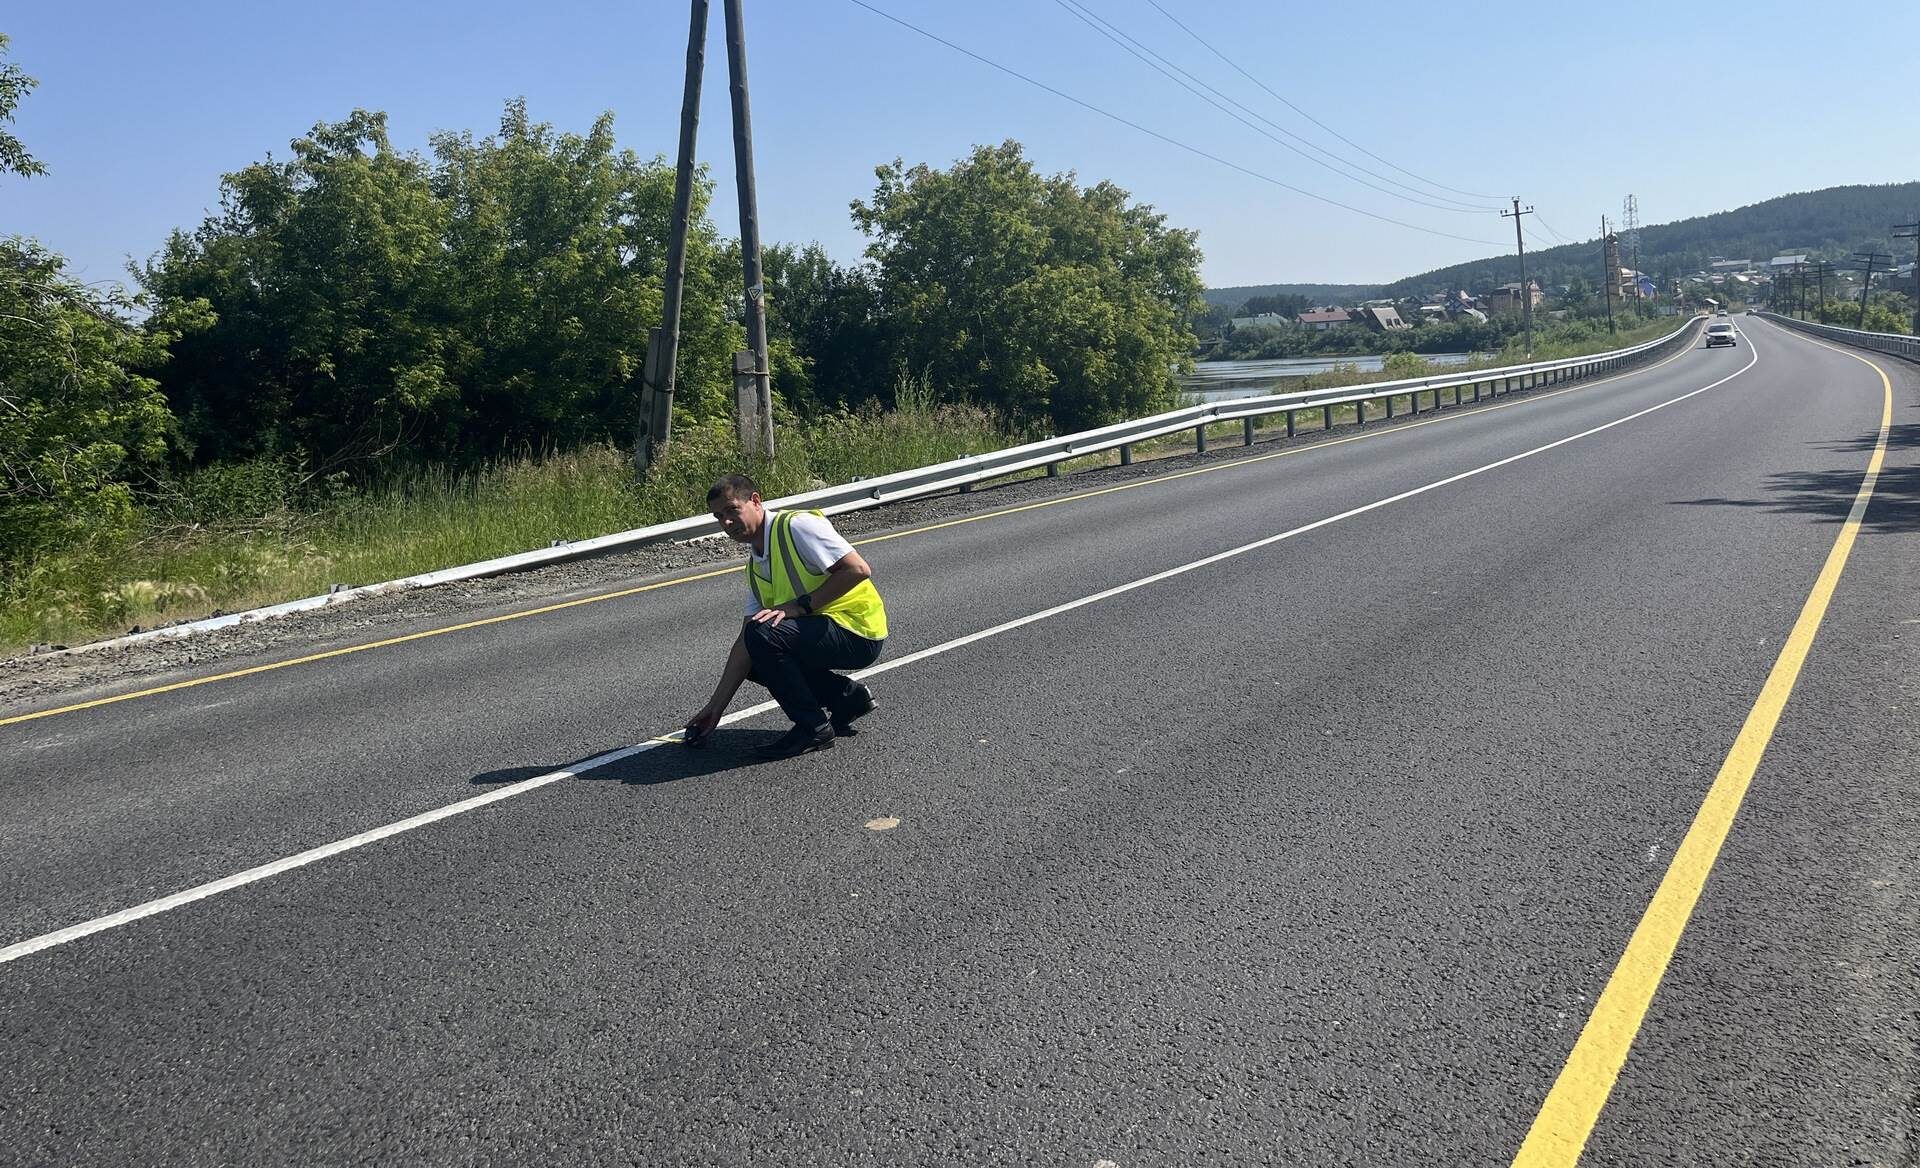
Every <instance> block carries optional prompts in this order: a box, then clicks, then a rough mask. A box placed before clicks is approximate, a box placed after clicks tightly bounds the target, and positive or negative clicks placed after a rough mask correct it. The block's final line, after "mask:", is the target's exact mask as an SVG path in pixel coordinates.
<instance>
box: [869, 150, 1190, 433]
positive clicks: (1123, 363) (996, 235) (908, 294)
mask: <svg viewBox="0 0 1920 1168" xmlns="http://www.w3.org/2000/svg"><path fill="white" fill-rule="evenodd" d="M876 173H877V175H878V177H879V185H878V187H877V188H876V190H875V192H874V196H873V199H872V200H871V201H870V202H855V203H854V204H853V216H854V222H855V223H856V224H858V225H859V227H860V228H861V230H863V231H864V232H866V233H867V235H868V236H869V237H870V238H871V239H872V242H871V243H870V244H869V246H868V248H867V254H868V256H869V257H870V258H871V259H872V261H873V263H874V265H875V268H876V272H877V281H878V286H879V290H880V300H881V305H882V307H883V310H884V311H885V313H886V314H887V315H888V316H889V317H890V318H891V319H892V321H893V323H894V325H895V327H896V328H897V330H898V331H897V333H896V334H895V336H896V338H897V340H896V346H895V350H894V352H895V360H896V361H897V362H898V363H899V365H900V366H902V367H904V368H905V369H906V370H908V371H911V372H912V373H914V374H915V375H924V376H926V377H928V378H930V379H931V381H932V383H933V384H934V385H936V386H939V387H940V388H941V389H942V390H943V392H945V393H948V394H950V395H954V396H957V397H961V398H965V399H970V400H972V401H975V402H977V403H979V404H982V405H986V406H989V407H991V408H994V409H997V410H999V411H1001V412H1002V413H1004V414H1005V415H1007V416H1008V417H1010V418H1011V419H1013V420H1014V421H1016V422H1020V423H1030V422H1034V421H1039V420H1043V419H1044V420H1048V421H1051V423H1052V424H1053V425H1054V427H1055V428H1056V429H1058V430H1061V431H1067V430H1074V429H1079V428H1083V427H1086V426H1092V425H1097V424H1099V423H1102V422H1108V421H1112V420H1114V419H1117V418H1123V417H1129V416H1137V415H1140V414H1145V413H1149V412H1152V411H1154V410H1156V409H1160V408H1163V407H1166V406H1169V405H1171V404H1172V403H1173V402H1174V401H1175V399H1176V394H1177V388H1178V381H1177V374H1178V372H1179V371H1180V370H1181V369H1183V368H1185V367H1186V366H1187V365H1188V364H1189V361H1190V358H1189V354H1190V352H1191V350H1192V347H1193V343H1194V338H1193V334H1192V333H1191V332H1190V331H1189V329H1188V321H1190V320H1191V319H1192V318H1193V316H1194V315H1195V314H1196V313H1197V312H1198V311H1199V309H1200V307H1201V298H1200V290H1201V286H1200V276H1199V261H1200V252H1199V249H1198V247H1197V246H1196V244H1195V237H1194V234H1193V233H1192V232H1190V231H1181V230H1177V229H1173V228H1169V227H1167V226H1166V223H1165V217H1164V216H1162V215H1159V214H1156V213H1155V212H1154V211H1153V209H1152V208H1151V207H1149V206H1146V205H1144V204H1137V203H1132V202H1130V200H1129V197H1128V195H1127V192H1125V191H1123V190H1121V189H1120V188H1119V187H1117V186H1114V185H1113V184H1111V183H1105V182H1102V183H1098V184H1096V185H1094V186H1091V187H1085V188H1083V187H1081V186H1080V185H1079V184H1078V183H1077V181H1076V180H1075V178H1074V176H1073V175H1072V174H1071V173H1067V174H1060V175H1054V176H1051V177H1043V176H1041V175H1040V174H1039V173H1038V172H1036V171H1035V170H1034V168H1033V166H1032V164H1031V163H1030V162H1028V161H1027V159H1026V158H1025V157H1024V155H1023V153H1022V150H1021V147H1020V145H1019V143H1017V142H1013V141H1008V142H1005V143H1003V144H1001V145H999V146H981V147H977V148H976V149H975V150H974V151H973V153H972V154H971V155H969V156H968V157H966V158H964V159H962V160H961V161H959V162H958V163H956V164H955V165H954V166H953V168H952V169H951V170H944V171H942V170H934V169H932V168H930V167H927V166H924V165H921V166H915V167H912V168H908V167H907V166H905V164H903V163H901V162H899V161H897V160H896V161H895V162H894V163H892V164H891V165H888V166H883V167H880V168H879V169H878V171H877V172H876Z"/></svg>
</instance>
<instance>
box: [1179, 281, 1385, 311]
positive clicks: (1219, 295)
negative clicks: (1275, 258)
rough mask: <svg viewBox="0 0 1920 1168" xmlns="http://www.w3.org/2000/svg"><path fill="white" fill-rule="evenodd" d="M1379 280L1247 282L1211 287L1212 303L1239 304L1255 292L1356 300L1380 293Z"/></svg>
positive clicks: (1333, 300)
mask: <svg viewBox="0 0 1920 1168" xmlns="http://www.w3.org/2000/svg"><path fill="white" fill-rule="evenodd" d="M1379 289H1380V286H1379V285H1378V284H1246V285H1242V286H1240V287H1236V288H1209V289H1207V290H1206V292H1205V296H1206V298H1207V303H1208V304H1218V305H1220V306H1221V307H1222V308H1228V309H1233V308H1238V307H1240V306H1241V305H1242V304H1245V303H1246V302H1247V301H1248V300H1249V299H1250V298H1252V297H1255V296H1302V297H1305V298H1306V299H1308V300H1310V301H1312V302H1313V303H1315V304H1352V303H1354V302H1356V301H1360V300H1370V299H1372V298H1373V297H1375V296H1378V295H1379V294H1380V291H1379Z"/></svg>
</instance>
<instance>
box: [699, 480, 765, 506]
mask: <svg viewBox="0 0 1920 1168" xmlns="http://www.w3.org/2000/svg"><path fill="white" fill-rule="evenodd" d="M759 490H760V488H759V487H758V486H757V485H755V483H754V481H753V480H752V479H750V478H748V477H747V476H746V475H743V474H730V475H728V476H727V477H726V478H723V479H721V480H720V481H719V482H717V483H715V484H713V486H712V487H711V488H709V489H708V491H707V506H709V507H711V506H713V505H714V504H715V503H718V502H719V501H720V500H722V499H731V500H733V501H735V502H744V501H745V500H746V498H747V496H749V495H752V494H755V493H757V492H758V491H759Z"/></svg>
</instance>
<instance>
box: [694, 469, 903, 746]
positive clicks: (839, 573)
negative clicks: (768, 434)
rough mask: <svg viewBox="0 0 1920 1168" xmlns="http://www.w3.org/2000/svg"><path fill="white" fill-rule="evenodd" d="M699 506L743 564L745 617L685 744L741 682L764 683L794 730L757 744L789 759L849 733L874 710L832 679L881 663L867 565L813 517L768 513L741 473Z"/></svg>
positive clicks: (861, 690)
mask: <svg viewBox="0 0 1920 1168" xmlns="http://www.w3.org/2000/svg"><path fill="white" fill-rule="evenodd" d="M707 509H708V510H709V511H711V512H712V513H713V517H714V518H715V519H717V520H719V521H720V526H721V528H722V529H723V530H725V531H726V533H727V535H728V536H730V537H731V538H732V539H734V540H736V541H738V542H740V543H744V544H746V545H747V546H748V547H750V548H751V549H752V550H753V554H752V555H751V556H749V557H748V559H747V618H746V622H745V623H744V624H743V625H742V626H741V629H740V636H739V637H738V638H737V639H736V640H735V641H734V642H733V649H732V651H731V652H729V653H728V654H727V664H726V668H725V669H724V670H723V671H722V672H721V674H720V684H719V685H717V686H715V687H714V690H713V697H711V698H709V699H708V700H707V704H706V705H705V706H704V707H702V708H701V710H700V712H699V713H697V714H695V715H694V716H693V719H692V720H691V721H689V722H688V723H687V732H686V743H687V745H689V746H700V745H703V744H704V743H705V741H706V739H707V736H708V735H710V734H712V733H713V728H714V727H715V726H716V725H718V724H719V722H720V715H721V714H722V713H724V712H725V710H726V708H727V703H728V702H731V701H732V700H733V695H734V694H735V693H737V692H739V689H740V683H741V682H743V681H754V682H758V683H759V684H761V685H764V686H766V687H767V691H768V692H769V693H771V694H772V695H773V699H774V700H775V701H777V702H779V703H780V709H781V710H782V711H783V712H784V713H785V714H786V715H787V717H789V718H791V719H792V720H793V729H791V730H789V731H787V733H786V734H784V735H782V736H781V737H780V738H779V739H777V740H775V741H774V742H771V743H768V744H767V745H766V746H763V747H761V748H760V751H759V752H760V754H761V755H763V756H765V757H767V758H792V757H793V756H795V755H798V754H805V753H807V752H808V751H812V750H825V749H826V748H827V747H830V746H832V745H833V740H834V737H835V736H836V735H839V736H846V735H851V734H853V733H855V730H854V728H853V720H854V719H855V718H858V717H860V716H861V715H862V714H865V713H867V712H868V711H870V710H872V709H873V705H874V702H873V694H872V693H871V692H870V691H868V689H867V687H866V686H864V685H860V684H858V683H857V682H854V681H852V680H850V679H849V678H845V677H842V676H840V674H838V673H835V672H834V671H835V670H837V669H864V668H866V667H867V666H869V665H872V664H873V663H874V662H875V661H877V660H879V659H880V650H881V648H882V646H883V645H884V644H885V643H886V639H887V608H886V605H885V604H883V603H881V601H880V592H879V590H878V589H876V588H875V587H874V586H873V579H872V577H873V569H872V568H869V567H868V566H867V561H865V560H864V559H861V558H860V553H859V552H856V551H854V550H853V546H852V545H851V544H849V543H848V542H847V541H846V540H845V539H844V538H843V537H842V536H841V535H840V533H839V532H837V531H835V530H834V529H833V524H831V523H829V522H828V521H827V518H826V516H824V515H822V514H820V513H819V512H818V511H770V510H768V509H767V507H766V505H765V504H763V503H762V502H761V501H760V490H759V488H758V487H756V486H755V485H754V482H753V480H752V479H750V478H748V477H747V476H746V475H742V474H734V475H728V476H727V477H726V478H724V479H721V480H720V481H719V482H717V483H715V484H714V485H713V489H712V490H710V491H708V492H707Z"/></svg>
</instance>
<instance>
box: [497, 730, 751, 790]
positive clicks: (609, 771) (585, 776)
mask: <svg viewBox="0 0 1920 1168" xmlns="http://www.w3.org/2000/svg"><path fill="white" fill-rule="evenodd" d="M779 737H780V732H779V731H777V730H736V729H727V728H723V729H720V730H716V731H714V732H713V734H712V735H710V736H709V737H708V739H707V745H706V746H703V747H699V748H697V749H694V748H689V747H685V746H682V745H680V743H678V742H662V743H659V744H658V745H656V746H654V747H653V748H652V749H650V750H642V751H640V752H638V753H637V754H630V755H628V756H627V757H625V758H623V759H620V760H618V761H616V762H610V763H607V764H605V765H604V766H597V767H594V768H593V769H592V770H590V771H584V772H580V773H578V774H576V775H575V777H576V778H578V779H582V780H592V781H594V782H618V783H626V784H628V785H630V786H638V787H651V786H654V785H656V784H659V783H672V782H677V781H679V780H681V779H695V778H700V777H703V776H706V775H715V774H720V773H722V772H724V771H731V770H737V769H740V768H743V767H753V766H758V765H762V764H764V763H766V762H767V760H766V759H763V758H761V757H759V756H758V755H756V754H755V753H754V748H755V747H757V746H761V745H764V744H766V743H769V742H772V741H774V740H776V739H778V738H779ZM593 757H597V756H589V757H588V758H583V759H579V760H577V761H575V762H570V763H563V764H561V765H559V766H515V767H502V768H500V769H499V770H492V771H484V772H482V773H480V774H477V775H475V776H473V779H472V782H473V784H474V785H475V786H482V787H493V786H503V785H505V784H507V783H519V782H524V781H525V780H527V779H537V778H539V777H540V776H541V775H550V774H552V773H553V772H555V771H564V770H572V769H573V768H574V767H576V766H579V765H580V764H581V763H585V762H589V761H591V760H592V758H593Z"/></svg>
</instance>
